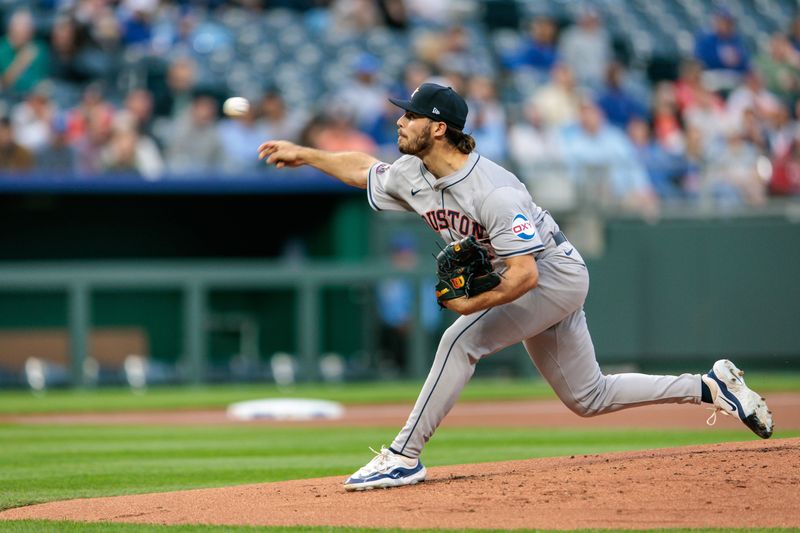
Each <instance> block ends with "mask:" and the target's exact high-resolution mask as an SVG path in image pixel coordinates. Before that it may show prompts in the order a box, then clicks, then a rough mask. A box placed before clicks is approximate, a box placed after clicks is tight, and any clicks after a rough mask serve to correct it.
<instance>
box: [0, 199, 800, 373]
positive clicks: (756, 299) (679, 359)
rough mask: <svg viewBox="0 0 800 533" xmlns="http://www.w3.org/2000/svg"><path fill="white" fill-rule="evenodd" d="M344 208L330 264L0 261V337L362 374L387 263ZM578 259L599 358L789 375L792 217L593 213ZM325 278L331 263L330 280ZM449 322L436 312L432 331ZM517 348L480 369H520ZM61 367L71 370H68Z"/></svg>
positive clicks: (207, 368)
mask: <svg viewBox="0 0 800 533" xmlns="http://www.w3.org/2000/svg"><path fill="white" fill-rule="evenodd" d="M354 205H355V204H353V203H351V202H342V206H343V207H340V209H339V210H338V211H337V212H336V214H335V215H334V216H333V217H332V218H331V219H330V220H332V222H331V223H330V224H329V225H327V226H325V230H324V232H323V235H322V236H317V237H315V238H316V239H318V240H324V241H326V242H329V243H330V246H331V248H332V250H334V255H336V256H338V257H340V259H339V260H333V261H330V260H326V261H325V262H321V261H322V260H321V259H320V260H316V259H311V260H307V261H292V260H291V258H285V260H284V261H261V260H258V261H242V260H237V261H230V260H224V259H218V258H215V259H212V260H206V259H203V260H200V259H197V260H188V259H183V260H179V261H173V260H170V261H157V262H154V261H141V260H120V261H115V262H113V263H109V262H97V261H69V262H63V261H62V262H56V261H46V260H38V261H36V262H18V261H6V262H3V263H0V332H3V331H19V330H34V332H35V330H37V329H40V328H47V329H49V330H53V329H61V330H63V331H65V332H67V333H69V332H70V331H72V332H74V331H76V328H84V329H85V330H86V331H85V333H86V334H87V335H88V331H89V329H90V327H91V328H106V329H107V328H119V327H135V328H140V329H141V330H142V331H143V332H144V335H145V337H146V340H147V346H148V351H149V353H148V354H145V355H149V356H150V357H151V358H152V359H154V360H158V361H162V362H165V363H169V364H175V363H178V362H180V363H181V364H182V368H183V373H182V374H180V376H179V377H180V379H185V380H191V381H205V380H207V379H211V380H226V379H232V378H234V379H248V378H249V379H255V378H257V377H258V376H257V375H255V374H253V373H252V372H249V371H248V370H246V369H245V371H244V373H243V374H242V373H240V374H239V375H238V377H237V375H235V373H231V372H228V370H229V369H230V366H231V365H230V362H231V357H232V356H233V355H235V354H238V355H240V356H241V355H242V353H241V352H242V351H243V349H248V350H250V354H249V355H250V356H251V357H254V358H255V359H257V360H259V361H265V360H266V359H268V358H269V356H271V355H272V354H274V353H276V352H288V353H290V354H296V355H297V356H298V357H299V360H300V361H301V362H302V364H301V367H302V368H301V371H300V376H301V377H305V376H314V377H317V375H318V374H317V373H316V371H310V370H308V369H309V368H311V365H312V363H313V361H315V360H316V358H317V357H318V356H319V355H321V354H324V353H326V352H336V353H339V354H341V355H343V356H344V357H345V359H347V360H349V361H351V362H355V363H354V366H355V367H357V372H355V373H354V374H353V375H354V376H356V377H358V378H367V377H370V375H372V374H371V372H372V371H374V370H375V368H374V367H375V365H376V363H377V361H376V360H375V358H374V356H373V354H372V352H373V351H374V349H375V345H376V343H377V342H378V340H377V338H376V327H377V322H376V321H377V318H376V309H375V305H376V303H375V301H374V298H373V296H374V291H373V289H374V285H375V283H376V282H377V281H378V280H380V279H382V278H383V277H384V274H383V273H384V272H387V271H391V268H392V267H391V266H389V265H387V264H386V262H385V261H384V262H380V263H379V262H376V261H375V258H374V257H372V258H370V257H367V258H364V256H365V253H366V252H365V251H364V250H363V244H362V243H357V245H353V244H352V241H354V240H357V239H353V238H352V237H353V236H354V235H356V236H358V235H363V233H364V232H365V229H364V227H363V225H364V221H365V220H367V221H369V224H373V225H374V224H381V219H380V218H379V217H373V216H371V215H369V214H368V213H366V211H365V209H366V208H365V207H362V204H360V203H359V204H357V205H358V207H354ZM407 220H409V221H411V222H417V221H416V220H414V218H413V217H410V218H408V219H407ZM417 225H419V224H417ZM151 235H152V238H153V239H154V240H156V241H158V239H159V237H158V235H157V234H151ZM365 240H366V239H365ZM431 242H433V236H432V235H431ZM422 255H423V257H422V259H421V262H420V264H419V267H418V269H416V270H412V271H399V272H398V273H397V274H398V275H401V276H406V277H409V278H412V279H422V278H423V277H426V276H428V275H430V271H432V268H433V262H432V261H428V260H427V259H426V258H425V254H424V253H423V254H422ZM359 257H361V259H359ZM588 263H589V269H590V273H591V289H590V296H589V300H588V302H587V305H586V311H587V315H588V320H589V325H590V328H591V331H592V334H593V337H594V340H595V344H596V347H597V352H598V358H599V359H600V361H601V362H602V363H604V364H606V365H609V366H618V365H635V366H636V367H639V368H643V369H664V370H678V369H686V370H693V371H700V370H702V369H703V368H705V367H706V366H707V365H708V363H709V361H711V360H713V359H715V358H717V357H718V356H720V355H726V356H729V357H732V358H736V359H737V360H738V361H742V360H746V361H747V363H748V368H763V369H777V370H795V371H797V370H800V333H798V329H797V324H798V318H800V310H798V303H800V276H798V273H800V224H798V223H797V222H795V221H792V220H790V219H789V218H787V217H785V216H774V217H764V216H762V217H738V218H724V217H714V218H709V219H698V218H691V219H685V218H677V219H670V220H662V221H659V222H654V223H647V222H643V221H641V220H634V219H616V220H609V221H607V223H606V226H605V230H604V246H603V252H602V254H601V255H599V256H597V257H594V258H592V259H590V260H589V261H588ZM387 269H389V270H387ZM328 271H330V272H334V271H336V272H338V274H337V275H336V276H333V278H335V281H331V282H329V281H330V280H329V276H328V274H327V272H328ZM37 276H38V277H37ZM204 276H206V277H204ZM337 276H338V277H337ZM248 280H250V281H248ZM309 283H310V284H309ZM76 295H77V296H76ZM76 316H77V318H76ZM450 319H451V317H450V316H449V315H448V314H446V313H445V318H444V319H443V321H442V323H441V324H440V328H439V329H441V328H443V327H446V325H447V321H448V320H450ZM309 322H311V323H310V324H309ZM248 324H249V325H248ZM300 324H303V325H304V326H305V327H301V326H300ZM416 325H417V326H419V324H418V323H416ZM247 328H250V330H249V331H251V332H252V331H253V330H255V331H256V332H257V334H256V336H255V339H254V338H253V336H252V335H251V336H250V337H249V338H248V339H244V337H243V335H245V333H243V332H245V331H246V330H247ZM417 329H418V330H419V331H422V328H419V327H418V328H417ZM438 333H439V332H438V331H434V332H429V333H426V334H421V335H418V336H415V337H414V339H412V342H410V343H409V345H408V357H409V363H408V369H407V370H408V372H409V373H410V374H412V375H424V373H425V372H426V369H427V365H428V361H429V360H430V353H431V351H432V349H433V347H434V346H435V342H436V339H437V336H438ZM87 335H84V338H82V339H78V340H77V341H76V339H75V338H74V336H73V338H71V339H70V341H69V343H68V346H67V349H68V350H69V351H70V353H74V352H76V351H78V352H83V353H85V352H87V351H89V346H90V344H91V340H90V339H89V337H88V336H87ZM245 341H246V342H245ZM247 343H249V344H247ZM243 346H245V348H243ZM248 347H249V348H248ZM519 352H520V350H519V349H516V350H513V349H512V350H510V351H508V352H507V353H506V355H501V356H496V357H494V358H492V360H490V361H487V363H486V364H485V365H483V367H485V368H486V369H487V371H494V370H497V371H502V372H505V373H530V365H529V364H528V363H527V361H526V360H525V357H524V355H521V354H519ZM245 355H248V354H245ZM3 358H4V355H3V354H1V353H0V362H2V360H3ZM304 365H305V366H304ZM483 367H482V368H483ZM71 372H72V375H73V377H75V376H77V375H78V369H77V366H76V365H75V364H74V363H73V364H72V368H71ZM304 372H305V373H304ZM6 377H8V372H7V373H6Z"/></svg>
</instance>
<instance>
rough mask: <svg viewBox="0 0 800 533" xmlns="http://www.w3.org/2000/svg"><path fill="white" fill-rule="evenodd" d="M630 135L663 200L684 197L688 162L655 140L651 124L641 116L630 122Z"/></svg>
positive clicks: (651, 180) (628, 128)
mask: <svg viewBox="0 0 800 533" xmlns="http://www.w3.org/2000/svg"><path fill="white" fill-rule="evenodd" d="M627 131H628V137H629V138H630V140H631V142H632V143H633V147H634V150H635V151H636V155H637V157H638V159H639V162H641V164H642V165H644V168H645V169H646V170H647V175H648V177H649V178H650V184H651V185H652V186H653V188H654V189H655V191H656V193H657V194H658V196H659V197H661V199H662V200H675V199H680V198H684V197H685V194H684V189H683V183H682V180H683V179H684V178H685V177H686V174H687V163H686V161H685V159H684V158H683V157H681V156H679V155H676V154H671V153H669V152H667V151H666V150H665V149H664V147H663V146H661V145H660V144H659V143H657V142H653V140H652V138H651V136H650V126H649V124H648V123H647V122H646V121H645V120H644V119H642V118H640V117H634V118H632V119H631V120H630V122H628V126H627Z"/></svg>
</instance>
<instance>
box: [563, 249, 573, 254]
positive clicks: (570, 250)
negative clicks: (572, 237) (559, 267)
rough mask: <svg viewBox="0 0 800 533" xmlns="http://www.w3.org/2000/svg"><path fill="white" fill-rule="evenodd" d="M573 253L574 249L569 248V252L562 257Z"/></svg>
mask: <svg viewBox="0 0 800 533" xmlns="http://www.w3.org/2000/svg"><path fill="white" fill-rule="evenodd" d="M574 251H575V248H570V249H569V251H567V252H564V255H572V252H574Z"/></svg>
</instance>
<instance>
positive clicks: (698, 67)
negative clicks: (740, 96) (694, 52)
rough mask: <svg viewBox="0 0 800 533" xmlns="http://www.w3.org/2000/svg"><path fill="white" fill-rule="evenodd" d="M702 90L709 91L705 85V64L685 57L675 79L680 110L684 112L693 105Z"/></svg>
mask: <svg viewBox="0 0 800 533" xmlns="http://www.w3.org/2000/svg"><path fill="white" fill-rule="evenodd" d="M700 92H705V93H708V92H709V90H708V89H707V88H706V86H705V85H703V65H702V64H701V63H700V62H698V61H697V60H695V59H684V60H683V61H682V62H681V66H680V73H679V75H678V79H677V80H676V81H675V103H676V104H677V106H678V111H680V112H681V113H683V112H684V111H685V110H686V109H687V108H689V107H691V106H693V105H694V104H695V101H696V99H697V94H698V93H700ZM720 103H721V101H720Z"/></svg>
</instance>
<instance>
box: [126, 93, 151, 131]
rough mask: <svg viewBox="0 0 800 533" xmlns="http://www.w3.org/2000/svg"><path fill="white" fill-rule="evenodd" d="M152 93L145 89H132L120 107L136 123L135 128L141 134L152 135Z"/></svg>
mask: <svg viewBox="0 0 800 533" xmlns="http://www.w3.org/2000/svg"><path fill="white" fill-rule="evenodd" d="M153 107H154V102H153V94H152V93H151V92H150V91H148V90H147V89H132V90H131V91H130V92H128V94H127V95H126V96H125V100H124V101H123V103H122V108H123V109H124V110H125V111H127V112H128V114H129V115H130V117H131V118H132V119H133V120H134V121H135V123H136V130H137V131H138V132H140V133H141V134H143V135H146V136H152V135H153V120H154V117H153Z"/></svg>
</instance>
